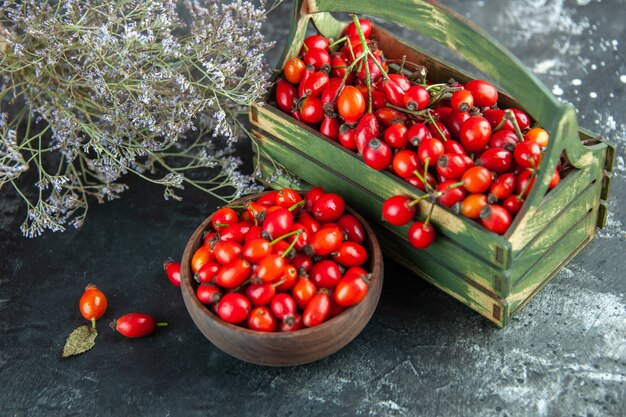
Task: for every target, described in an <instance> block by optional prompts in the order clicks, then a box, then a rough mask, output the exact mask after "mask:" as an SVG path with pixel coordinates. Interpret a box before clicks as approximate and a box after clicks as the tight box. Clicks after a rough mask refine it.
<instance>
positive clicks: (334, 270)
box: [309, 259, 341, 289]
mask: <svg viewBox="0 0 626 417" xmlns="http://www.w3.org/2000/svg"><path fill="white" fill-rule="evenodd" d="M309 275H310V277H311V281H312V282H313V284H315V287H316V288H327V289H333V288H335V287H336V286H337V283H338V282H339V280H340V279H341V271H340V270H339V265H337V263H335V262H334V261H331V260H328V259H324V260H322V261H319V262H318V263H316V264H314V265H313V266H312V267H311V270H310V271H309Z"/></svg>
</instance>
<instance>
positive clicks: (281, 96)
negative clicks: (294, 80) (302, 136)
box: [276, 80, 298, 113]
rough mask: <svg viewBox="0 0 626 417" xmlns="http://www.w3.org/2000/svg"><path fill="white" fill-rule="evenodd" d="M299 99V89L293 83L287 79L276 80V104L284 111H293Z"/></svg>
mask: <svg viewBox="0 0 626 417" xmlns="http://www.w3.org/2000/svg"><path fill="white" fill-rule="evenodd" d="M297 99H298V90H297V89H296V87H295V86H294V85H293V84H291V83H289V82H288V81H286V80H278V81H277V82H276V104H278V107H279V108H280V109H281V110H282V111H284V112H286V113H291V110H292V109H293V106H294V104H295V101H296V100H297Z"/></svg>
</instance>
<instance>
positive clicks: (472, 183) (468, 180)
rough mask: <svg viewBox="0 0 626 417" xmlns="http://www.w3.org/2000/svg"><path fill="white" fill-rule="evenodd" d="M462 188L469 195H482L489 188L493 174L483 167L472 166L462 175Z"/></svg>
mask: <svg viewBox="0 0 626 417" xmlns="http://www.w3.org/2000/svg"><path fill="white" fill-rule="evenodd" d="M461 180H462V181H463V186H464V187H465V189H466V190H467V191H468V192H470V193H484V192H485V191H487V190H488V189H489V187H490V186H491V182H492V181H493V174H492V173H491V171H489V170H488V169H487V168H485V167H481V166H474V167H471V168H470V169H468V170H467V171H465V172H464V173H463V176H462V177H461Z"/></svg>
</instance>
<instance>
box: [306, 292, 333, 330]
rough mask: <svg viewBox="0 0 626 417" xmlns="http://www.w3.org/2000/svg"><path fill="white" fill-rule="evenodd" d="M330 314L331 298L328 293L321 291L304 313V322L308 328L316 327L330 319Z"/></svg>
mask: <svg viewBox="0 0 626 417" xmlns="http://www.w3.org/2000/svg"><path fill="white" fill-rule="evenodd" d="M329 312H330V296H329V295H328V293H327V292H324V291H320V292H319V293H317V294H316V295H315V296H314V297H313V298H312V299H311V301H310V302H309V304H307V306H306V308H305V309H304V313H302V322H303V323H304V325H305V326H306V327H314V326H318V325H320V324H322V323H323V322H324V321H326V319H327V318H328V314H329Z"/></svg>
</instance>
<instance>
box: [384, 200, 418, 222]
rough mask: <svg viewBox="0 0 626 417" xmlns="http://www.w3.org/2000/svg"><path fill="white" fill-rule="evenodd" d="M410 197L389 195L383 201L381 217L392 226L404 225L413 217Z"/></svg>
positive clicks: (413, 210)
mask: <svg viewBox="0 0 626 417" xmlns="http://www.w3.org/2000/svg"><path fill="white" fill-rule="evenodd" d="M411 201H412V200H411V199H410V198H409V197H406V196H403V195H395V196H393V197H389V198H388V199H387V200H385V202H384V203H383V209H382V216H383V219H384V220H385V221H387V222H389V223H391V224H392V225H394V226H404V225H405V224H407V223H408V222H410V221H411V220H413V217H415V206H411V205H410V203H411Z"/></svg>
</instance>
